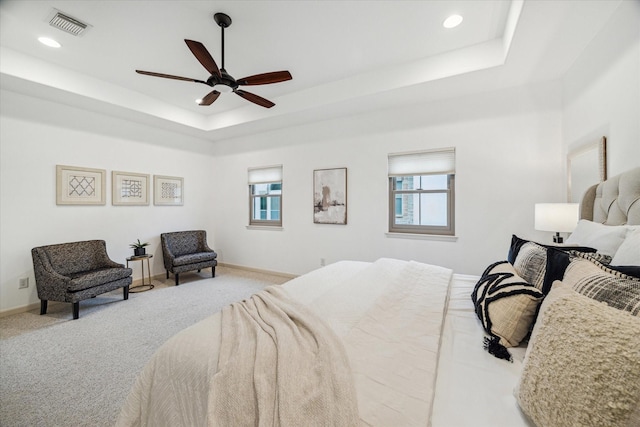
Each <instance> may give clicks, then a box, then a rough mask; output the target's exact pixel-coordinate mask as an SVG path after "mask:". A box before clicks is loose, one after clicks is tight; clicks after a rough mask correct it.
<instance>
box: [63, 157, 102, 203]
mask: <svg viewBox="0 0 640 427" xmlns="http://www.w3.org/2000/svg"><path fill="white" fill-rule="evenodd" d="M106 181H107V171H106V170H104V169H92V168H82V167H77V166H64V165H56V205H104V204H106Z"/></svg>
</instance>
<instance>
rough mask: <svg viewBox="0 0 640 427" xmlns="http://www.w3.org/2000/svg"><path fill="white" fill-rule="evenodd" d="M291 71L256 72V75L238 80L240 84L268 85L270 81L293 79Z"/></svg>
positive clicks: (277, 81) (278, 81)
mask: <svg viewBox="0 0 640 427" xmlns="http://www.w3.org/2000/svg"><path fill="white" fill-rule="evenodd" d="M291 78H292V77H291V73H290V72H288V71H274V72H271V73H263V74H256V75H255V76H249V77H244V78H241V79H237V80H236V81H237V82H238V84H239V85H240V86H251V85H266V84H270V83H280V82H284V81H287V80H291Z"/></svg>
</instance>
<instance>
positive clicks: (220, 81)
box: [207, 68, 239, 92]
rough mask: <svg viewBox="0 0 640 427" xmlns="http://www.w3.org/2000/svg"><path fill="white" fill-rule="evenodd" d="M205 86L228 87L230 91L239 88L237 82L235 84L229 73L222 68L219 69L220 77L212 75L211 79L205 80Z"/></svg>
mask: <svg viewBox="0 0 640 427" xmlns="http://www.w3.org/2000/svg"><path fill="white" fill-rule="evenodd" d="M207 84H208V85H209V86H216V85H224V86H228V87H230V88H231V90H236V89H238V86H239V85H238V82H236V79H234V78H233V77H231V76H230V75H229V73H227V70H225V69H224V68H221V69H220V77H218V76H217V75H215V74H212V75H211V77H209V78H208V79H207ZM226 92H230V91H226Z"/></svg>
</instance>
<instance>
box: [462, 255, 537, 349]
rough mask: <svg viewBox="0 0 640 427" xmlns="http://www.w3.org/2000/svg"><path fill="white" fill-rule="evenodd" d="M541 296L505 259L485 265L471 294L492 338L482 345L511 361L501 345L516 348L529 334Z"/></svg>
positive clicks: (479, 315) (479, 316)
mask: <svg viewBox="0 0 640 427" xmlns="http://www.w3.org/2000/svg"><path fill="white" fill-rule="evenodd" d="M542 298H543V295H542V292H540V291H539V290H538V289H536V288H535V287H533V286H532V285H530V284H528V283H527V282H525V281H524V280H523V279H522V278H521V277H519V276H518V275H517V274H516V272H515V269H514V268H513V266H512V265H511V264H509V263H508V262H507V261H500V262H497V263H495V264H492V265H490V266H489V267H487V269H486V270H485V271H484V273H482V276H481V277H480V280H479V281H478V283H477V284H476V286H475V288H474V289H473V293H472V294H471V299H472V300H473V304H474V306H475V311H476V314H477V315H478V318H479V319H480V321H481V322H482V326H483V327H484V330H485V331H486V332H487V333H488V334H489V335H491V336H492V337H493V338H492V339H490V340H485V348H487V350H489V352H490V353H491V354H493V355H495V356H497V357H501V358H504V359H509V360H510V359H511V355H510V354H509V352H508V351H507V350H506V348H504V347H515V346H517V345H518V344H520V342H521V341H522V340H523V339H524V338H525V337H526V336H527V335H528V333H529V332H530V330H531V326H532V324H533V321H534V319H535V315H536V312H537V310H538V305H539V304H540V301H542Z"/></svg>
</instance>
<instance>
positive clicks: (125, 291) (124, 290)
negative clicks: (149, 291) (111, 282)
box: [122, 285, 129, 299]
mask: <svg viewBox="0 0 640 427" xmlns="http://www.w3.org/2000/svg"><path fill="white" fill-rule="evenodd" d="M122 295H123V296H124V299H129V286H128V285H127V286H125V287H124V288H122Z"/></svg>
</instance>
